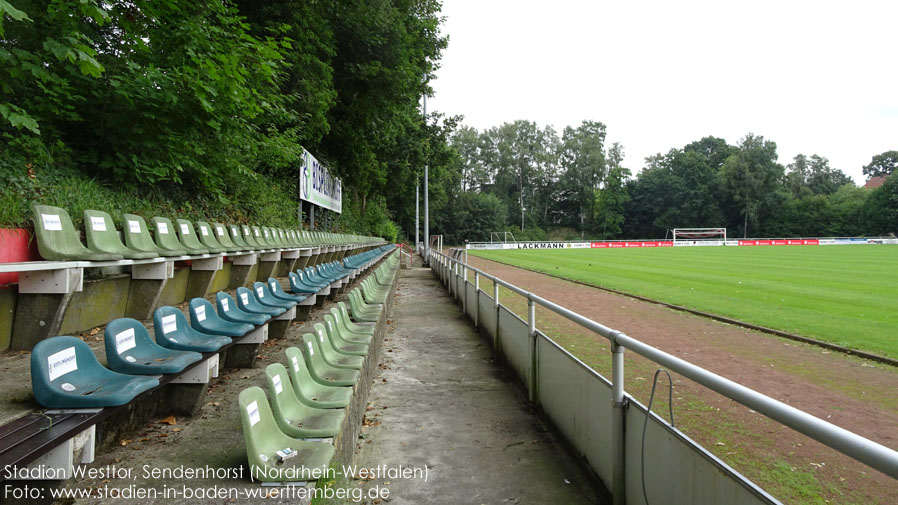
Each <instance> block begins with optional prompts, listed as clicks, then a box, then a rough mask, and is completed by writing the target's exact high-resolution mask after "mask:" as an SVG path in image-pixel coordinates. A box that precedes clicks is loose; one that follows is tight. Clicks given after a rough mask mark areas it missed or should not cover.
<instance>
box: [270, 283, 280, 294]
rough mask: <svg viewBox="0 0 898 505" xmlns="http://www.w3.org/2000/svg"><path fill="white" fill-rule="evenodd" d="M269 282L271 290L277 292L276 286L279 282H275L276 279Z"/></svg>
mask: <svg viewBox="0 0 898 505" xmlns="http://www.w3.org/2000/svg"><path fill="white" fill-rule="evenodd" d="M268 284H269V285H270V286H271V292H272V293H273V292H275V291H276V289H275V286H277V285H278V283H277V282H274V281H271V282H269V283H268Z"/></svg>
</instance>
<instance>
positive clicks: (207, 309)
mask: <svg viewBox="0 0 898 505" xmlns="http://www.w3.org/2000/svg"><path fill="white" fill-rule="evenodd" d="M188 312H190V322H191V323H192V324H191V326H193V327H194V328H196V326H197V323H202V322H204V321H207V320H213V321H215V320H220V319H221V318H220V317H218V313H217V312H216V311H215V307H213V306H212V304H211V303H210V302H209V300H206V299H205V298H193V299H191V300H190V305H189V309H188ZM221 322H225V321H224V320H221Z"/></svg>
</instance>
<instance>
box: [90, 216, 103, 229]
mask: <svg viewBox="0 0 898 505" xmlns="http://www.w3.org/2000/svg"><path fill="white" fill-rule="evenodd" d="M90 228H91V229H92V230H93V231H106V220H105V219H103V218H102V217H97V216H90Z"/></svg>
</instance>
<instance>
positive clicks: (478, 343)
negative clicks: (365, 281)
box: [354, 268, 601, 505]
mask: <svg viewBox="0 0 898 505" xmlns="http://www.w3.org/2000/svg"><path fill="white" fill-rule="evenodd" d="M391 317H392V321H393V323H392V325H390V329H389V331H388V332H387V334H386V336H385V341H384V343H383V349H382V350H381V356H382V358H381V365H380V375H379V376H378V377H377V378H376V379H375V382H374V384H373V385H372V389H371V391H370V393H369V407H368V412H367V413H366V418H365V421H364V425H363V428H362V439H361V440H360V441H359V442H360V445H359V447H360V449H359V451H358V453H357V454H356V457H355V458H354V464H356V465H358V466H359V467H364V468H371V469H376V470H377V469H379V470H380V471H381V474H380V475H377V474H376V473H374V474H372V475H370V476H369V477H375V478H371V479H370V480H367V479H363V482H364V484H363V485H364V486H365V487H366V488H369V489H370V488H374V487H375V486H380V487H381V488H383V487H386V488H387V489H389V491H390V499H391V501H390V503H391V505H395V504H416V503H458V504H467V503H471V504H481V503H490V504H494V503H495V504H498V503H565V504H577V503H597V502H600V501H601V500H600V498H599V495H598V494H597V492H596V490H595V489H594V488H593V487H592V484H591V482H592V481H593V479H592V478H590V477H589V476H587V475H586V474H585V473H584V472H583V470H582V469H581V467H580V466H579V465H578V464H577V463H576V462H575V461H573V460H572V458H571V457H570V456H569V455H568V454H567V453H566V451H565V450H564V449H563V448H562V447H561V446H560V444H559V442H558V441H557V440H556V439H555V437H554V436H553V435H552V434H551V432H550V431H549V430H548V429H547V428H546V426H545V425H544V424H543V423H542V422H541V421H540V420H539V419H538V418H536V417H535V416H533V415H532V414H531V413H530V407H529V406H528V403H527V400H526V398H525V397H524V396H523V395H522V393H521V390H520V389H519V388H518V387H517V385H515V384H514V383H513V382H511V374H506V372H505V370H504V369H503V368H502V367H501V366H500V365H499V364H497V363H495V362H494V361H493V359H492V358H491V351H490V349H489V345H487V344H486V343H485V340H483V338H482V337H481V336H479V335H477V333H476V332H475V330H474V328H473V327H472V325H471V323H470V322H469V321H468V320H467V319H465V318H464V317H463V315H462V312H461V309H460V308H459V307H458V305H456V304H455V303H454V301H453V300H452V298H451V297H450V296H449V295H448V294H447V293H446V290H445V288H444V287H443V286H442V285H441V284H440V283H439V281H438V279H437V277H436V276H435V275H434V274H433V272H431V271H430V269H425V268H412V269H408V270H402V271H401V273H400V279H399V286H398V288H397V291H396V298H395V301H394V306H393V307H392V310H391ZM425 466H426V468H427V475H426V480H425V479H424V478H421V476H420V473H418V474H415V475H413V476H410V477H407V478H395V476H396V473H397V472H398V468H399V467H402V468H405V469H409V471H410V472H412V471H414V470H420V469H422V468H424V467H425ZM384 467H386V468H384ZM389 469H393V470H394V472H393V475H384V472H385V471H386V470H389ZM377 477H380V478H377ZM366 495H367V493H366Z"/></svg>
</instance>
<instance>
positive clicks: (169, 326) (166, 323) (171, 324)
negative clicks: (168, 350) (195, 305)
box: [162, 314, 178, 335]
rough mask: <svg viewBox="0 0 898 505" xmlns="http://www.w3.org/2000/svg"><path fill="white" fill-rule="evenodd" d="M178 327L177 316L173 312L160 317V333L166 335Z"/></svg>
mask: <svg viewBox="0 0 898 505" xmlns="http://www.w3.org/2000/svg"><path fill="white" fill-rule="evenodd" d="M177 329H178V317H177V316H176V315H174V314H172V315H170V316H165V317H163V318H162V334H163V335H168V334H169V333H171V332H173V331H175V330H177Z"/></svg>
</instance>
